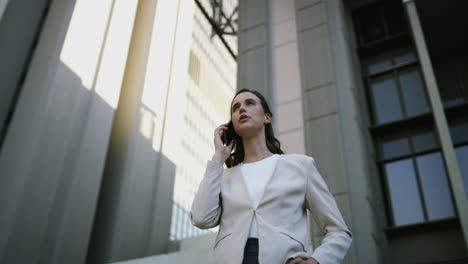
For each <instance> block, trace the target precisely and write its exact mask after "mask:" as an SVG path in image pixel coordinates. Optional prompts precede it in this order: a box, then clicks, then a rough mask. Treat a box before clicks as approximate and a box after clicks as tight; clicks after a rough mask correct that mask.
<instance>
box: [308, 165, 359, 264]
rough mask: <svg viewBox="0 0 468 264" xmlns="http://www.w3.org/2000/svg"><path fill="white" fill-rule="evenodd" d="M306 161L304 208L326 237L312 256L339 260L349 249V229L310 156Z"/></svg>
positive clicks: (328, 261) (323, 263)
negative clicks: (308, 211)
mask: <svg viewBox="0 0 468 264" xmlns="http://www.w3.org/2000/svg"><path fill="white" fill-rule="evenodd" d="M309 158H310V159H309V160H308V162H307V191H306V207H307V208H308V209H309V210H310V212H311V215H312V217H313V218H314V220H315V222H316V223H317V224H318V226H319V228H320V229H322V230H323V232H324V233H325V236H324V238H323V240H322V243H321V245H320V246H319V247H317V248H315V250H314V252H313V253H312V257H313V258H315V259H316V260H317V261H318V262H319V263H320V264H332V263H333V264H337V263H340V262H341V261H342V260H343V258H344V257H345V255H346V252H347V251H348V249H349V247H350V245H351V241H352V234H351V231H350V230H349V229H348V227H347V226H346V223H345V222H344V219H343V217H342V216H341V213H340V211H339V209H338V206H337V205H336V201H335V199H334V197H333V195H332V194H331V193H330V191H329V190H328V186H327V184H326V183H325V181H324V180H323V178H322V176H321V175H320V173H319V172H318V170H317V168H316V166H315V160H314V159H313V158H312V157H309Z"/></svg>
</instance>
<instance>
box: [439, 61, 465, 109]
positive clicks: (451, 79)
mask: <svg viewBox="0 0 468 264" xmlns="http://www.w3.org/2000/svg"><path fill="white" fill-rule="evenodd" d="M434 72H435V75H436V78H437V86H438V88H439V93H440V97H441V99H442V103H443V105H444V107H450V106H455V105H459V104H462V103H463V102H464V99H463V94H462V91H461V89H460V82H459V81H458V76H457V69H456V67H455V60H454V59H453V58H443V59H439V60H436V61H435V63H434Z"/></svg>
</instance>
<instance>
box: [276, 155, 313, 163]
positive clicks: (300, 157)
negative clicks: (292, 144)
mask: <svg viewBox="0 0 468 264" xmlns="http://www.w3.org/2000/svg"><path fill="white" fill-rule="evenodd" d="M281 156H282V158H283V159H285V160H288V161H291V162H298V163H307V162H310V161H313V160H314V158H313V157H311V156H309V155H305V154H299V153H288V154H282V155H281Z"/></svg>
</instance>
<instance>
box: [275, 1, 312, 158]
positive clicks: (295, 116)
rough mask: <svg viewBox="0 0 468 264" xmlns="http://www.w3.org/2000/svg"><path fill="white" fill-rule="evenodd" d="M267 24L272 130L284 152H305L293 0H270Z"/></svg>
mask: <svg viewBox="0 0 468 264" xmlns="http://www.w3.org/2000/svg"><path fill="white" fill-rule="evenodd" d="M269 27H270V32H271V36H272V37H271V43H270V45H271V63H272V65H271V69H272V84H271V89H272V90H273V93H274V95H275V96H274V101H273V102H271V103H272V104H273V105H274V106H273V107H274V109H276V113H275V114H276V116H275V117H274V121H273V124H274V125H275V127H274V128H275V133H276V136H277V137H278V138H279V140H280V142H281V144H282V148H283V150H284V151H285V152H286V153H300V154H305V137H304V114H303V112H304V110H303V107H304V106H303V100H302V90H301V71H300V69H299V52H298V43H297V31H296V12H295V5H294V2H293V1H283V0H273V1H271V23H270V25H269Z"/></svg>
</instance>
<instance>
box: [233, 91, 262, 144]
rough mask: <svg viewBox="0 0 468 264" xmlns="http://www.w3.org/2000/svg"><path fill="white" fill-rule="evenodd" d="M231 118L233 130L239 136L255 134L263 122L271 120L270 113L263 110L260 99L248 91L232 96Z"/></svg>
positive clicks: (260, 128) (260, 129)
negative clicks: (267, 113)
mask: <svg viewBox="0 0 468 264" xmlns="http://www.w3.org/2000/svg"><path fill="white" fill-rule="evenodd" d="M243 116H247V117H246V118H244V117H243ZM241 117H242V118H241ZM231 119H232V123H233V125H234V130H235V131H236V133H237V134H238V135H239V136H241V137H245V136H249V135H255V134H257V133H258V132H259V131H262V130H263V128H264V125H265V124H267V123H270V122H271V118H270V115H265V113H264V112H263V107H262V104H261V102H260V99H259V98H258V97H257V96H256V95H255V94H253V93H250V92H243V93H240V94H238V95H237V96H236V97H235V98H234V100H233V102H232V106H231Z"/></svg>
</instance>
